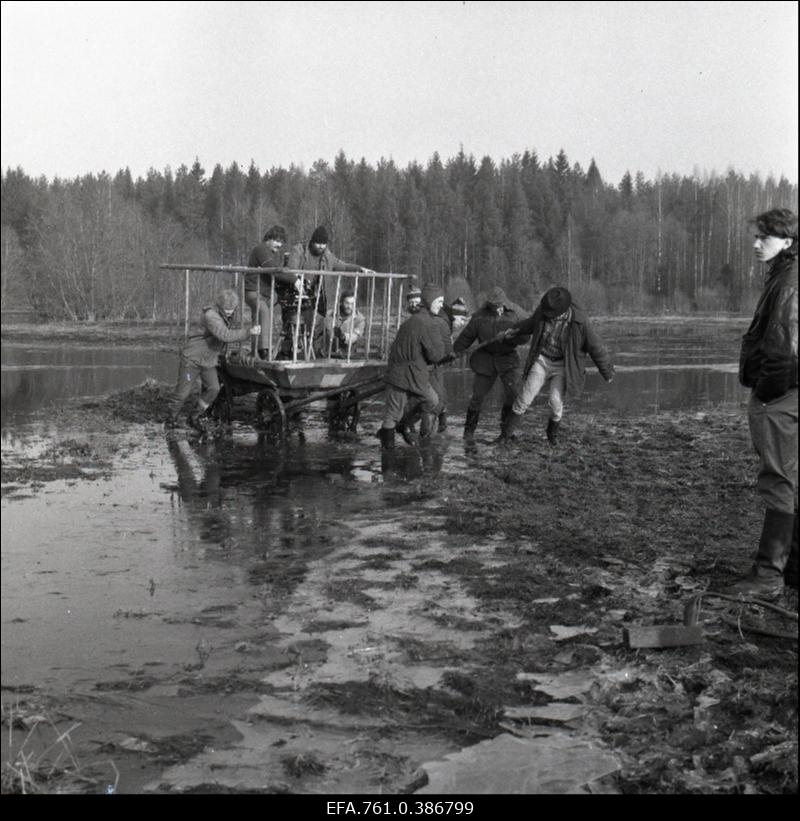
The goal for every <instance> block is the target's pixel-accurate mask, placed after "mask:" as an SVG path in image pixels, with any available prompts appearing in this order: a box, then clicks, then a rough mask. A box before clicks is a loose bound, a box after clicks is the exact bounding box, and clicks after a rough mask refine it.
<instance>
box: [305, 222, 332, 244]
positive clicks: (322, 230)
mask: <svg viewBox="0 0 800 821" xmlns="http://www.w3.org/2000/svg"><path fill="white" fill-rule="evenodd" d="M309 243H318V244H319V245H327V244H328V229H327V228H326V227H325V226H324V225H319V226H317V227H316V228H315V229H314V233H313V234H312V235H311V239H310V240H309Z"/></svg>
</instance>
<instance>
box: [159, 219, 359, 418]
mask: <svg viewBox="0 0 800 821" xmlns="http://www.w3.org/2000/svg"><path fill="white" fill-rule="evenodd" d="M286 240H287V234H286V229H285V228H283V226H281V225H273V226H272V227H271V228H270V229H269V230H268V231H266V233H265V234H264V237H263V239H262V241H261V243H259V244H258V245H257V246H256V247H255V248H253V250H252V251H251V253H250V258H249V260H248V263H247V267H248V268H269V269H276V268H281V269H288V270H282V271H277V272H276V271H274V270H273V271H270V272H266V271H265V272H263V273H261V272H256V271H251V272H249V273H247V274H246V276H245V284H244V299H245V303H246V304H247V306H248V307H249V308H250V314H251V317H252V324H251V326H250V328H234V327H232V321H233V317H234V314H235V313H236V310H237V309H238V308H239V297H238V295H237V294H236V291H234V290H232V289H225V290H223V291H221V292H220V293H219V294H218V296H217V298H216V301H215V302H214V304H213V305H209V306H206V307H204V308H203V310H202V312H201V316H200V325H199V327H198V328H197V329H196V330H195V332H194V333H192V334H191V335H190V336H189V337H188V339H187V340H186V342H185V344H184V345H183V347H182V348H181V351H180V363H179V369H178V381H177V384H176V386H175V390H174V391H173V394H172V396H171V398H170V400H169V403H168V408H167V420H166V424H167V427H175V426H176V425H177V424H178V419H179V415H180V413H181V410H182V408H183V405H184V404H185V402H186V400H187V399H188V398H189V395H190V394H191V393H192V392H193V391H194V390H195V386H197V385H199V395H198V398H197V402H196V405H195V407H194V410H193V411H192V412H191V413H190V415H189V423H190V424H191V425H192V427H194V428H196V429H198V430H200V431H201V432H202V431H205V430H206V429H207V427H208V424H209V419H208V410H209V408H210V407H211V405H213V403H214V400H215V399H216V398H217V396H218V395H219V391H220V383H219V377H218V374H217V364H218V361H219V358H220V356H223V355H224V354H225V352H226V350H227V346H228V344H229V343H231V342H243V341H245V340H247V339H248V338H251V337H252V338H254V339H256V340H257V342H256V349H257V352H258V356H259V357H261V358H262V359H265V358H266V357H267V356H268V354H269V349H270V339H271V335H272V313H271V310H272V305H273V301H274V300H277V303H278V305H279V306H280V310H281V322H282V333H281V338H280V344H279V347H278V352H277V358H278V359H291V358H292V357H293V354H294V350H295V348H294V345H295V341H297V343H298V346H299V345H302V346H304V348H305V349H307V350H310V351H312V352H313V355H315V356H320V355H322V353H323V351H324V350H326V349H327V350H331V351H333V355H334V356H336V355H342V353H345V354H346V353H347V352H348V351H352V350H353V346H356V347H357V346H358V344H359V342H360V341H361V339H362V337H363V334H364V327H365V324H366V323H365V320H364V317H363V315H362V314H361V313H359V312H358V310H357V308H356V304H355V296H354V294H353V292H352V291H349V290H345V291H343V292H342V293H341V294H340V297H339V300H338V305H335V306H333V307H331V309H330V310H328V303H329V301H330V302H332V301H333V300H330V299H329V295H328V293H327V290H326V287H325V285H326V283H325V282H324V281H323V280H324V277H321V276H319V274H318V272H319V271H342V272H354V273H363V274H369V273H373V272H372V271H371V270H370V269H369V268H364V267H362V266H360V265H355V264H353V263H349V262H344V261H342V260H340V259H339V258H338V257H337V256H336V255H335V254H334V253H333V252H332V251H331V250H330V248H329V247H328V231H327V229H326V228H325V226H322V225H321V226H318V227H317V228H315V229H314V232H313V233H312V234H311V238H310V239H309V240H308V242H301V243H298V244H297V245H295V246H294V247H293V248H292V250H291V251H289V252H288V253H284V251H283V246H284V244H285V243H286ZM290 271H303V272H305V271H308V272H309V273H308V274H305V273H303V274H295V273H289V272H290Z"/></svg>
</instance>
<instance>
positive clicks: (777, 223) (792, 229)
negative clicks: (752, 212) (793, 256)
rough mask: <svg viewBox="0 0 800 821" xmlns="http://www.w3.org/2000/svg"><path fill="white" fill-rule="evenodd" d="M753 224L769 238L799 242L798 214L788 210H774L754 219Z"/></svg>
mask: <svg viewBox="0 0 800 821" xmlns="http://www.w3.org/2000/svg"><path fill="white" fill-rule="evenodd" d="M751 223H752V224H753V225H755V227H756V228H757V229H758V230H759V232H760V233H762V234H765V235H766V236H768V237H781V238H782V239H793V240H794V241H795V242H797V214H795V213H794V212H793V211H790V210H789V209H788V208H773V209H771V210H770V211H765V212H764V213H763V214H759V215H758V216H756V217H753V219H752V220H751Z"/></svg>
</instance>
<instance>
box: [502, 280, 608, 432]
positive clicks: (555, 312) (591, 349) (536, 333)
mask: <svg viewBox="0 0 800 821" xmlns="http://www.w3.org/2000/svg"><path fill="white" fill-rule="evenodd" d="M518 333H519V334H530V337H531V347H530V350H529V351H528V359H527V361H526V362H525V371H524V373H523V376H522V387H521V388H520V390H519V394H518V395H517V398H516V399H515V400H514V406H513V408H512V410H511V413H510V414H509V415H508V416H507V417H506V423H505V425H504V426H503V432H502V434H501V438H502V439H505V440H508V439H511V438H512V437H513V435H514V430H515V428H516V427H517V426H518V425H519V422H520V419H522V415H523V414H524V413H525V411H526V410H527V409H528V408H529V407H530V404H531V402H533V400H534V399H535V398H536V396H537V395H538V393H539V391H540V390H541V389H542V388H543V387H544V386H545V385H546V384H548V383H549V385H550V396H549V400H548V401H549V404H550V417H549V419H548V420H547V441H548V442H549V443H550V444H551V445H556V444H557V443H558V428H559V425H560V424H561V416H562V414H563V413H564V397H565V396H566V395H567V394H570V395H571V396H579V395H580V394H581V393H582V392H583V384H584V381H585V379H586V367H585V365H584V354H589V356H590V357H591V359H592V361H593V362H594V364H595V365H597V370H599V371H600V373H601V375H602V377H603V379H605V380H606V382H611V380H612V379H613V378H614V366H613V365H612V364H611V359H610V358H609V355H608V351H606V348H605V346H604V345H603V343H602V342H601V340H600V337H599V336H598V335H597V334H596V333H595V332H594V330H593V328H592V326H591V324H590V323H589V319H588V317H587V316H586V314H584V313H583V311H581V310H580V308H578V306H577V305H573V304H572V295H571V294H570V292H569V291H568V290H567V289H566V288H560V287H555V288H550V289H549V290H548V291H547V292H546V293H545V295H544V296H543V297H542V300H541V302H540V303H539V307H538V308H537V309H536V310H535V311H534V312H533V315H532V316H530V317H528V319H526V320H524V321H523V322H521V323H520V324H519V325H518V326H517V327H516V328H513V329H512V330H510V331H509V332H508V336H509V337H511V338H514V337H515V335H516V334H518Z"/></svg>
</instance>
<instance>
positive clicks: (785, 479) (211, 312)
mask: <svg viewBox="0 0 800 821" xmlns="http://www.w3.org/2000/svg"><path fill="white" fill-rule="evenodd" d="M753 224H754V225H755V228H756V234H755V241H754V251H755V256H756V259H757V260H758V261H759V262H761V263H764V264H766V265H767V266H768V268H767V271H766V276H765V284H764V288H763V291H762V293H761V296H760V299H759V301H758V304H757V306H756V309H755V314H754V316H753V320H752V322H751V324H750V327H749V328H748V330H747V333H746V334H745V335H744V337H743V340H742V346H741V354H740V366H739V378H740V381H741V383H742V385H744V386H746V387H748V388H750V389H751V390H752V394H751V398H750V403H749V406H748V422H749V427H750V434H751V439H752V442H753V445H754V448H755V450H756V452H757V454H758V457H759V461H760V465H759V472H758V481H757V488H758V493H759V495H760V496H761V499H762V501H763V502H764V506H765V509H766V512H765V515H764V522H763V527H762V533H761V538H760V540H759V544H758V549H757V551H756V553H755V558H754V563H753V566H752V569H751V572H750V575H749V576H748V577H747V578H746V579H744V580H743V581H742V582H740V583H739V584H737V585H736V586H735V588H734V590H735V591H736V592H739V593H747V594H757V595H760V596H773V595H775V594H776V592H779V591H780V590H782V589H783V587H784V584H785V583H789V584H791V585H792V586H793V587H795V588H796V587H797V539H798V523H797V458H798V457H797V444H798V436H797V422H798V418H797V347H798V316H797V303H798V296H797V292H798V282H797V215H796V214H794V213H793V212H792V211H790V210H788V209H785V208H775V209H772V210H769V211H766V212H764V213H762V214H760V215H758V216H757V217H755V218H754V220H753ZM285 242H286V231H285V230H284V229H283V228H282V227H281V226H273V227H272V228H270V229H269V231H267V232H266V234H265V235H264V239H263V242H262V243H261V244H260V245H258V246H257V247H256V248H254V249H253V252H252V254H251V256H250V260H249V263H248V267H251V268H288V269H290V270H300V271H309V272H311V273H310V274H309V275H296V274H291V273H285V272H279V273H269V274H267V273H265V274H260V273H250V274H248V275H247V280H246V283H245V300H246V302H247V304H248V305H249V306H250V309H251V312H252V316H253V324H252V325H251V327H250V328H249V329H247V328H241V329H240V328H233V327H231V321H232V318H233V315H234V313H235V311H236V309H237V308H238V302H239V300H238V297H237V295H236V293H235V292H234V291H231V290H225V291H223V292H222V293H221V294H220V295H219V297H218V298H217V300H216V302H215V304H214V305H211V306H209V307H206V308H204V309H203V312H202V317H201V328H200V330H199V332H198V333H196V334H195V335H193V336H190V337H189V339H188V340H187V342H186V344H185V345H184V347H183V349H182V350H181V354H180V368H179V376H178V382H177V385H176V388H175V391H174V393H173V396H172V398H171V400H170V404H169V409H168V420H167V422H168V425H174V424H175V423H176V419H177V415H178V413H179V411H180V409H181V407H182V405H183V404H184V402H185V400H186V399H187V398H188V396H189V394H190V393H191V391H192V390H193V389H194V387H195V385H196V384H197V382H198V381H199V382H200V384H201V389H200V394H199V397H198V399H197V405H196V407H195V410H194V412H193V414H192V416H191V419H190V421H191V423H192V424H193V425H195V426H196V427H199V428H202V427H203V425H204V422H203V420H204V418H205V415H206V412H207V410H208V408H209V407H210V406H211V404H212V403H213V401H214V399H215V398H216V396H217V394H218V392H219V390H220V386H219V380H218V377H217V370H216V366H217V361H218V358H219V356H220V354H223V353H224V351H225V348H226V346H227V344H228V343H230V342H236V341H243V340H245V339H247V338H248V337H249V336H251V335H252V336H253V337H257V338H258V340H259V341H258V350H259V354H260V355H261V356H266V354H267V349H268V347H269V338H270V334H271V333H272V327H271V323H270V317H271V314H270V310H271V304H272V303H271V300H272V299H273V296H274V297H275V298H277V301H278V303H279V305H280V307H281V312H282V322H283V328H284V332H283V340H282V346H281V349H280V353H279V356H282V357H284V358H288V357H291V356H292V338H293V336H294V334H295V332H296V331H297V328H296V326H297V324H298V323H300V324H301V325H302V326H304V328H305V330H306V332H308V333H309V334H310V336H311V339H310V342H309V344H310V345H311V346H312V347H313V349H314V350H315V351H321V350H322V348H323V342H324V341H327V344H328V346H329V349H330V350H331V351H333V350H336V351H338V352H341V351H343V350H346V351H351V350H352V346H353V345H358V343H359V341H360V340H361V338H362V336H363V332H364V317H363V316H362V315H361V314H360V313H359V311H358V309H357V306H356V300H355V296H354V295H353V293H352V292H349V291H345V292H344V293H343V294H341V299H340V300H339V304H337V305H334V306H332V308H331V309H330V311H328V309H327V305H328V301H329V299H328V294H327V293H326V292H325V287H324V283H323V282H322V281H321V280H322V279H324V278H323V277H319V276H315V275H314V273H313V272H319V271H354V272H360V273H371V271H369V270H368V269H366V268H362V267H361V266H358V265H353V264H350V263H347V262H342V261H341V260H340V259H338V258H337V257H336V256H335V255H334V254H333V253H332V252H331V251H330V250H329V248H328V235H327V231H326V230H325V228H324V227H322V226H320V227H318V228H317V229H316V230H315V231H314V233H313V234H312V236H311V238H310V240H309V241H308V242H307V243H300V244H298V245H296V246H294V248H292V250H291V252H290V253H289V254H288V255H284V254H283V253H282V250H281V249H282V247H283V245H284V243H285ZM406 306H407V310H408V313H409V316H408V318H407V319H406V320H405V321H404V322H403V323H402V324H401V325H400V327H399V329H398V332H397V335H396V337H395V339H394V341H393V344H392V346H391V349H390V351H389V357H388V362H387V369H386V374H385V392H384V415H383V420H382V424H381V427H380V429H379V431H378V436H379V438H380V440H381V446H382V448H383V449H384V450H391V449H393V448H394V447H395V435H396V433H400V434H401V435H402V436H403V438H404V440H405V441H406V442H408V443H409V444H416V443H417V442H418V441H419V440H424V439H427V438H429V437H430V436H431V435H432V434H433V433H434V431H435V429H438V430H439V431H442V430H444V429H446V426H447V396H446V391H445V387H444V379H443V366H444V365H446V364H448V363H449V362H452V361H454V360H455V359H456V357H457V356H458V355H459V354H462V353H466V352H468V351H469V350H470V349H471V348H472V346H473V344H474V343H477V345H476V347H475V348H474V349H473V352H472V354H471V356H470V359H469V364H470V367H471V369H472V370H473V372H474V380H473V388H472V396H471V398H470V401H469V405H468V407H467V413H466V420H465V424H464V434H463V435H464V438H465V439H466V440H467V441H468V442H469V441H471V440H473V438H474V435H475V431H476V429H477V426H478V422H479V419H480V414H481V409H482V406H483V403H484V400H485V399H486V396H487V395H488V394H489V391H490V390H491V389H492V387H493V385H494V384H495V382H496V381H497V380H498V379H500V382H501V385H502V388H503V404H502V410H501V414H500V436H499V441H501V442H508V441H510V440H511V439H513V438H514V435H515V431H516V430H517V429H518V427H519V424H520V420H521V418H522V416H523V415H524V414H525V412H526V410H527V409H528V408H529V407H530V405H531V403H532V402H533V400H534V399H535V398H536V396H537V395H538V394H539V393H540V392H541V391H542V389H543V388H545V387H549V400H548V404H549V414H548V422H547V429H546V436H547V439H548V441H549V442H550V443H551V444H553V445H555V444H557V443H558V432H559V426H560V424H561V419H562V415H563V411H564V398H565V397H566V396H567V395H569V396H572V397H576V396H578V395H580V393H581V391H582V390H583V386H584V380H585V357H586V356H587V355H588V357H589V358H590V359H591V360H592V361H593V362H594V364H595V365H596V367H597V369H598V370H599V372H600V374H601V375H602V376H603V378H604V379H605V380H606V381H607V382H611V381H612V379H613V378H614V366H613V365H612V363H611V360H610V357H609V354H608V351H607V349H606V347H605V346H604V345H603V343H602V341H601V339H600V338H599V336H598V335H597V333H596V332H595V331H594V329H593V328H592V326H591V323H590V321H589V319H588V317H587V316H586V314H585V313H584V311H583V310H581V308H580V307H579V306H578V305H576V304H575V303H574V301H573V299H572V296H571V294H570V293H569V291H568V290H567V289H566V288H564V287H562V286H555V287H552V288H549V289H548V290H547V292H546V293H545V294H544V295H543V296H542V298H541V301H540V303H539V305H538V306H537V307H536V309H535V310H534V312H533V313H532V314H531V316H529V317H524V316H522V315H521V313H520V311H519V310H518V309H517V308H516V307H515V306H514V305H513V304H512V303H511V302H510V301H509V299H508V298H507V297H506V294H505V293H504V291H503V289H502V288H499V287H495V288H492V289H491V290H490V291H489V293H488V295H487V297H486V300H485V305H484V306H483V307H481V308H480V309H479V310H477V311H475V312H474V313H473V314H472V315H471V316H470V315H469V311H468V310H467V306H466V304H465V303H464V301H463V300H456V301H455V302H454V303H453V304H452V305H450V306H445V304H444V293H443V291H442V289H441V288H440V287H439V286H438V285H436V284H433V283H429V284H426V285H425V286H424V287H423V288H422V289H421V290H420V289H417V288H411V289H410V290H409V292H408V294H407V298H406ZM311 329H313V330H311ZM526 344H529V346H530V347H529V350H528V354H527V358H526V361H525V366H524V368H521V367H520V365H521V362H520V357H519V354H518V352H517V348H519V347H520V346H522V345H526ZM418 420H419V421H420V430H419V435H418V436H417V434H416V431H415V428H414V426H415V423H416V422H417V421H418Z"/></svg>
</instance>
